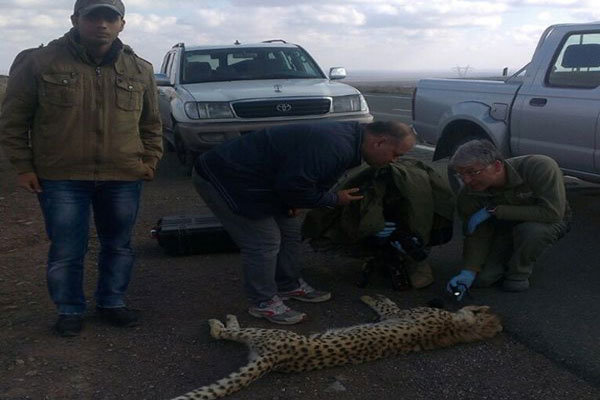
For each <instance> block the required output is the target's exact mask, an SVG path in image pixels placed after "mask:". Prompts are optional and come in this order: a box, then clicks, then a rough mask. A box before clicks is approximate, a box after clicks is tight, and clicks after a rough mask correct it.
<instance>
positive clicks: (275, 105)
mask: <svg viewBox="0 0 600 400" xmlns="http://www.w3.org/2000/svg"><path fill="white" fill-rule="evenodd" d="M330 108H331V100H330V99H293V100H286V99H280V100H260V101H242V102H239V103H234V104H233V109H234V111H235V113H236V114H237V116H238V117H240V118H267V117H288V116H300V115H322V114H327V113H328V112H329V109H330Z"/></svg>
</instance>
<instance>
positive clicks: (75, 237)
mask: <svg viewBox="0 0 600 400" xmlns="http://www.w3.org/2000/svg"><path fill="white" fill-rule="evenodd" d="M41 185H42V190H43V192H42V193H40V194H39V195H38V197H39V201H40V205H41V208H42V213H43V214H44V220H45V222H46V233H47V234H48V238H49V239H50V251H49V253H48V269H47V280H48V290H49V292H50V297H51V298H52V300H53V301H54V303H55V304H56V306H57V308H58V312H59V314H83V313H84V312H85V295H84V293H83V265H84V258H85V254H86V253H87V250H88V232H89V225H90V206H91V208H93V210H94V220H95V222H96V231H97V233H98V239H99V241H100V246H101V248H100V255H99V258H98V286H97V290H96V294H95V297H96V305H97V306H98V307H106V308H115V307H123V306H124V305H125V303H124V301H123V297H124V294H125V291H126V290H127V286H128V285H129V281H130V278H131V270H132V268H133V262H134V254H133V249H132V248H131V233H132V230H133V226H134V224H135V220H136V218H137V213H138V208H139V200H140V194H141V189H142V182H141V181H134V182H131V181H100V182H95V181H68V180H42V181H41Z"/></svg>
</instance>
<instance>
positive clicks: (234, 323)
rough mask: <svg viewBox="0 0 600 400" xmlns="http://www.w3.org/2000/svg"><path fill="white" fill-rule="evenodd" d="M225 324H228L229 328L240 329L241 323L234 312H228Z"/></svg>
mask: <svg viewBox="0 0 600 400" xmlns="http://www.w3.org/2000/svg"><path fill="white" fill-rule="evenodd" d="M225 325H226V326H227V329H240V323H239V321H238V319H237V317H236V316H235V315H233V314H227V316H226V317H225Z"/></svg>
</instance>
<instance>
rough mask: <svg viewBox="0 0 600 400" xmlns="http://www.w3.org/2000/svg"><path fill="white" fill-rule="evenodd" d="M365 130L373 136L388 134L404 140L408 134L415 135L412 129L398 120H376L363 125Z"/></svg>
mask: <svg viewBox="0 0 600 400" xmlns="http://www.w3.org/2000/svg"><path fill="white" fill-rule="evenodd" d="M365 131H366V132H367V133H368V134H371V135H375V136H388V137H392V138H394V139H397V140H404V139H406V138H407V137H410V136H416V132H415V131H414V129H413V128H412V127H411V126H410V125H408V124H405V123H403V122H398V121H376V122H371V123H370V124H366V125H365Z"/></svg>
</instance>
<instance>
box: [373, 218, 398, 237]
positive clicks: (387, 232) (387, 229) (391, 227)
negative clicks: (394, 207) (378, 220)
mask: <svg viewBox="0 0 600 400" xmlns="http://www.w3.org/2000/svg"><path fill="white" fill-rule="evenodd" d="M395 230H396V224H395V223H394V222H386V223H385V225H384V228H383V229H382V230H380V231H379V232H377V233H376V234H375V237H378V238H382V239H385V238H388V237H390V236H392V233H394V231H395Z"/></svg>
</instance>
